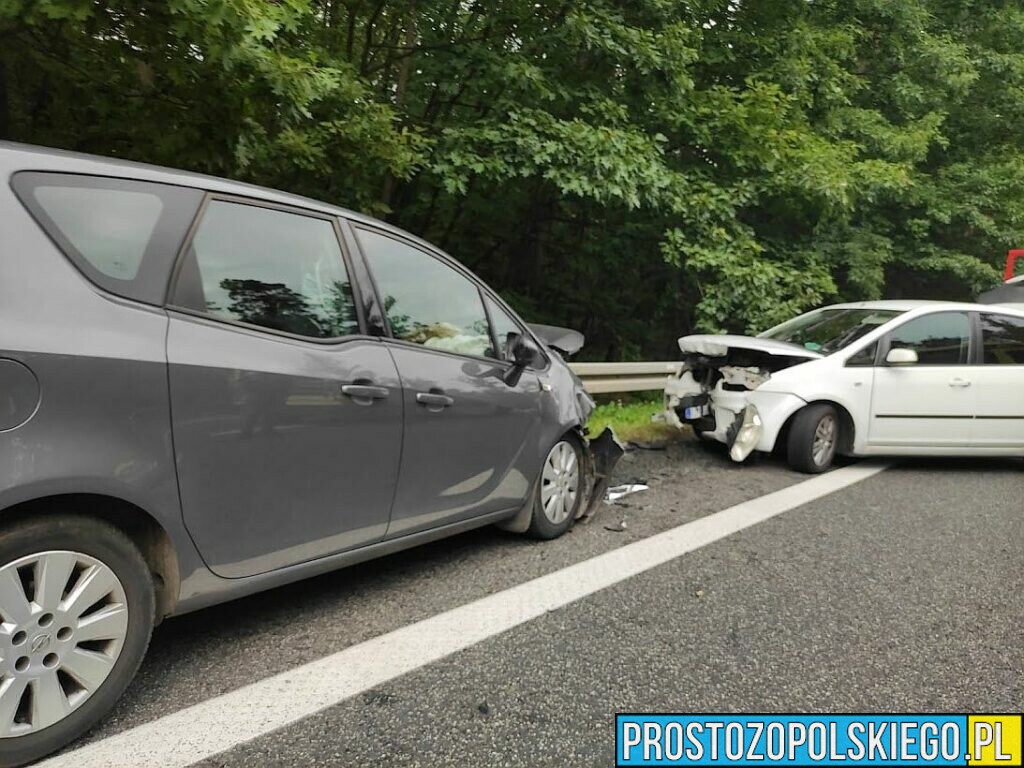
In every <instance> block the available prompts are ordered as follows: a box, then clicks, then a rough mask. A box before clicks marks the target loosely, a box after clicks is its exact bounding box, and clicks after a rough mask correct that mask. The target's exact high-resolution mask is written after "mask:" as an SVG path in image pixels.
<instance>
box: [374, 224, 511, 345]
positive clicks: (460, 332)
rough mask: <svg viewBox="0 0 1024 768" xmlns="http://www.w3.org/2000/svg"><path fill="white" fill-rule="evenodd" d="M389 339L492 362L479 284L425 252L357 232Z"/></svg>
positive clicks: (384, 236) (488, 331)
mask: <svg viewBox="0 0 1024 768" xmlns="http://www.w3.org/2000/svg"><path fill="white" fill-rule="evenodd" d="M356 233H357V235H358V237H359V244H360V246H361V247H362V250H363V253H364V254H365V255H366V260H367V262H368V263H369V265H370V271H371V272H373V278H374V282H375V283H376V284H377V290H378V291H379V292H380V296H381V301H382V302H383V303H384V311H385V313H386V314H387V318H388V324H389V325H390V326H391V335H392V336H394V337H395V338H396V339H401V340H402V341H410V342H413V343H415V344H422V345H423V346H425V347H430V348H432V349H440V350H444V351H446V352H456V353H459V354H463V355H474V356H478V357H484V356H489V357H493V356H494V348H493V345H492V344H491V334H490V329H489V327H488V324H487V315H486V314H485V313H484V305H483V303H482V302H481V300H480V290H479V289H478V288H477V286H476V284H475V283H474V282H473V281H472V280H470V279H469V278H467V277H465V276H464V275H462V274H460V273H459V272H457V271H456V270H454V269H452V268H451V267H449V266H448V265H447V264H445V263H443V262H442V261H440V260H439V259H436V258H434V257H433V256H431V255H430V254H428V253H426V252H425V251H421V250H420V249H419V248H415V247H413V246H411V245H407V244H406V243H404V242H402V241H401V240H396V239H395V238H393V237H388V236H387V235H383V234H380V233H378V232H374V231H371V230H368V229H362V228H357V229H356Z"/></svg>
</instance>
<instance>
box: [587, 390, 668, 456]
mask: <svg viewBox="0 0 1024 768" xmlns="http://www.w3.org/2000/svg"><path fill="white" fill-rule="evenodd" d="M663 407H664V405H663V403H662V399H661V396H660V395H659V396H658V398H657V399H654V398H653V397H652V396H650V395H645V396H644V398H643V399H636V398H630V399H628V400H626V399H623V400H612V401H611V402H607V403H602V404H601V405H598V406H597V408H595V409H594V413H593V414H592V415H591V416H590V421H589V422H587V427H588V428H589V429H590V434H591V435H599V434H601V430H603V429H604V428H605V427H612V429H614V430H615V434H616V435H618V436H619V439H620V440H622V441H623V442H640V443H654V444H661V443H667V442H671V441H673V440H678V439H679V430H678V429H676V428H675V427H671V426H668V425H667V424H662V423H660V422H652V421H651V417H652V416H653V415H654V414H656V413H660V412H661V410H662V408H663Z"/></svg>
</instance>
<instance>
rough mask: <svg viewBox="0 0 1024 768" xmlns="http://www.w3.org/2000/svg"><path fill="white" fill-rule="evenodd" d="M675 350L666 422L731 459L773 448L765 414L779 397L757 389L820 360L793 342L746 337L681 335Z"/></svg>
mask: <svg viewBox="0 0 1024 768" xmlns="http://www.w3.org/2000/svg"><path fill="white" fill-rule="evenodd" d="M679 348H680V350H681V351H682V353H683V366H682V368H681V369H680V371H679V374H678V375H676V376H673V377H671V378H669V380H668V381H667V382H666V384H665V413H664V419H665V421H667V422H668V423H669V424H673V425H675V426H677V427H680V428H682V427H683V425H685V424H688V425H690V427H692V428H693V431H694V432H695V433H696V434H697V436H698V437H701V438H704V439H710V440H716V441H718V442H720V443H724V444H725V445H726V446H727V447H728V448H729V456H730V457H731V458H732V459H733V461H743V460H744V459H746V458H747V456H749V455H750V453H751V452H752V451H754V450H771V447H772V446H771V444H772V443H774V439H775V436H776V435H775V434H774V433H773V434H771V435H766V434H765V418H764V413H763V410H764V409H766V408H767V409H774V408H775V407H777V405H779V403H778V400H777V395H775V394H774V393H773V395H772V396H767V397H761V396H759V395H758V389H759V388H760V387H761V386H763V385H764V383H765V382H767V381H768V380H769V379H771V377H772V375H773V374H774V373H776V372H778V371H780V370H783V369H785V368H791V367H793V366H794V365H799V364H800V363H805V362H807V361H809V360H816V359H820V358H821V357H822V355H821V354H819V353H818V352H814V351H812V350H808V349H805V348H803V347H800V346H797V345H795V344H788V343H785V342H779V341H773V340H771V339H761V338H753V337H749V336H728V335H718V336H715V335H696V336H684V337H683V338H681V339H679Z"/></svg>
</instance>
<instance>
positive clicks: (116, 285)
mask: <svg viewBox="0 0 1024 768" xmlns="http://www.w3.org/2000/svg"><path fill="white" fill-rule="evenodd" d="M12 186H13V188H14V191H15V193H16V194H17V195H18V198H19V199H20V200H21V201H22V203H23V204H24V205H25V207H26V208H28V210H29V212H30V213H31V214H32V217H33V218H34V219H35V220H36V221H37V222H38V223H39V225H40V226H41V227H42V228H43V229H44V230H45V231H46V233H47V234H48V235H49V236H50V239H52V240H53V241H54V243H56V244H57V246H58V247H59V248H60V249H61V250H62V251H63V252H64V254H65V255H66V256H67V257H68V258H69V259H70V260H71V261H72V263H73V264H74V265H75V266H76V267H77V268H78V269H79V271H81V272H82V273H83V274H84V275H85V276H86V277H87V278H88V279H89V280H91V281H92V282H93V283H95V284H96V285H98V286H99V287H101V288H103V289H105V290H107V291H110V292H111V293H115V294H117V295H118V296H124V297H126V298H129V299H135V300H137V301H143V302H146V303H147V304H162V303H163V300H164V294H165V292H166V290H167V281H168V278H169V277H170V273H171V269H172V267H173V263H174V257H175V255H176V254H177V251H178V248H179V247H180V246H181V242H182V240H183V239H184V237H185V233H186V231H187V230H188V227H189V225H190V224H191V222H192V219H193V218H194V216H195V213H196V210H197V209H198V208H199V203H200V201H201V200H202V197H203V193H202V192H201V191H199V190H196V189H190V188H188V187H178V186H172V185H168V184H152V183H149V182H143V181H134V180H130V179H114V178H107V177H101V176H80V175H74V174H65V173H44V172H22V173H18V174H16V175H15V177H14V180H13V182H12Z"/></svg>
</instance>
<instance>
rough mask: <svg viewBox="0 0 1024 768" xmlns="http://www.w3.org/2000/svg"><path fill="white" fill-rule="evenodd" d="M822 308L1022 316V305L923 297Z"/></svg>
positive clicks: (1023, 308) (861, 302) (857, 302)
mask: <svg viewBox="0 0 1024 768" xmlns="http://www.w3.org/2000/svg"><path fill="white" fill-rule="evenodd" d="M822 309H889V310H894V311H896V312H910V311H911V310H914V309H953V310H955V309H959V310H964V311H974V312H1008V313H1010V314H1014V315H1022V316H1024V307H1022V306H1020V305H1012V304H972V303H969V302H963V301H926V300H923V299H884V300H881V301H852V302H848V303H846V304H830V305H828V306H827V307H822Z"/></svg>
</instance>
